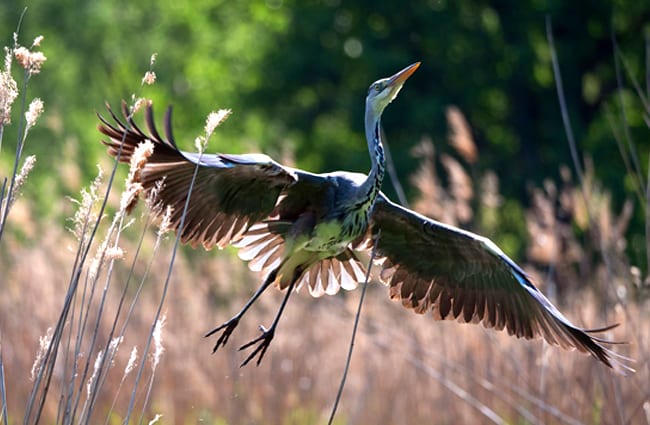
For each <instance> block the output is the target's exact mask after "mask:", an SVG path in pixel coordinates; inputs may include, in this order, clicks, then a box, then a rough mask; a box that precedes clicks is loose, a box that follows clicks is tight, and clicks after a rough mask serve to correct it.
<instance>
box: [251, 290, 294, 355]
mask: <svg viewBox="0 0 650 425" xmlns="http://www.w3.org/2000/svg"><path fill="white" fill-rule="evenodd" d="M296 280H297V279H293V281H292V282H291V284H290V285H289V287H288V288H287V293H286V294H285V296H284V299H283V300H282V304H280V309H279V310H278V313H277V314H276V315H275V319H273V323H272V324H271V327H270V328H268V329H266V328H264V326H262V325H260V331H262V335H260V336H258V337H257V338H255V339H254V340H252V341H250V342H248V343H246V344H244V345H242V346H241V347H239V350H240V351H241V350H245V349H247V348H248V347H251V346H253V345H255V344H257V343H259V345H258V346H257V347H255V349H254V350H253V352H252V353H251V354H250V355H249V356H248V357H247V358H246V360H244V362H243V363H242V364H241V366H239V367H244V366H246V364H248V362H250V361H251V360H252V359H253V358H254V357H255V356H256V355H258V354H259V357H258V358H257V366H259V365H260V362H261V361H262V357H264V353H266V349H267V348H269V345H270V344H271V340H272V339H273V336H274V335H275V328H277V326H278V322H279V321H280V316H282V311H283V310H284V307H285V306H286V305H287V301H289V297H290V296H291V293H292V292H293V287H294V286H295V284H296Z"/></svg>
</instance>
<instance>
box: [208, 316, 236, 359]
mask: <svg viewBox="0 0 650 425" xmlns="http://www.w3.org/2000/svg"><path fill="white" fill-rule="evenodd" d="M237 325H239V317H237V316H235V317H233V318H231V319H230V320H228V321H227V322H225V323H224V324H222V325H220V326H217V327H216V328H214V329H212V330H211V331H210V332H208V333H206V334H205V335H203V336H204V337H206V338H207V337H209V336H212V335H214V334H216V333H217V332H220V331H223V333H222V334H221V335H220V336H219V339H218V340H217V343H216V344H215V345H214V348H213V349H212V353H213V354H214V353H216V351H217V350H218V349H219V347H224V346H225V345H226V343H227V342H228V338H230V334H232V332H233V331H234V330H235V328H236V327H237Z"/></svg>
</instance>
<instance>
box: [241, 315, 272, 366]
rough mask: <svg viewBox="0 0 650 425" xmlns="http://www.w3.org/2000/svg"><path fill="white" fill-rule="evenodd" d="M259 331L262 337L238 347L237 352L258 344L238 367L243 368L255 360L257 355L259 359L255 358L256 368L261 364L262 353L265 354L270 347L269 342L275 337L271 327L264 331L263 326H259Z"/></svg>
mask: <svg viewBox="0 0 650 425" xmlns="http://www.w3.org/2000/svg"><path fill="white" fill-rule="evenodd" d="M260 331H261V332H262V335H260V336H258V337H257V338H255V339H254V340H252V341H250V342H248V343H246V344H244V345H242V346H241V347H239V350H240V351H241V350H245V349H247V348H249V347H252V346H253V345H255V344H259V345H258V346H257V347H255V349H254V350H253V352H252V353H250V355H249V356H248V357H247V358H246V360H244V362H243V363H242V364H241V365H240V366H239V367H244V366H246V365H247V364H248V362H250V361H251V360H253V359H254V358H255V356H257V355H258V354H259V357H258V358H257V366H259V365H260V363H261V362H262V358H263V357H264V353H266V349H267V348H269V345H271V340H272V339H273V336H274V335H275V326H271V328H269V329H266V328H265V327H264V326H262V325H260Z"/></svg>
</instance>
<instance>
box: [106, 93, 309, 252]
mask: <svg viewBox="0 0 650 425" xmlns="http://www.w3.org/2000/svg"><path fill="white" fill-rule="evenodd" d="M108 112H109V114H110V117H111V121H109V120H107V119H105V118H103V117H102V116H99V119H100V120H101V124H100V125H99V127H98V128H99V131H101V132H102V133H103V134H105V135H106V136H108V137H109V138H110V140H108V141H104V142H103V143H104V144H105V145H107V146H108V153H109V154H111V155H113V156H117V155H118V154H119V155H120V161H121V162H129V161H130V159H131V155H132V154H133V152H134V151H135V148H136V147H137V146H138V144H140V143H142V142H144V141H145V140H151V142H152V143H153V144H154V150H153V154H152V155H151V156H150V157H149V158H148V160H147V163H146V165H145V166H144V169H143V170H142V172H141V173H140V174H139V178H140V183H142V185H143V187H144V189H145V191H150V190H151V189H153V188H154V186H155V184H156V182H158V181H159V180H161V179H164V186H163V188H162V189H161V191H160V193H159V198H160V200H161V201H162V203H163V204H165V205H171V206H172V207H173V213H172V226H173V227H174V228H175V229H176V230H178V228H179V227H180V224H181V217H182V214H183V209H184V207H185V203H186V200H187V195H188V190H189V187H190V182H191V181H192V176H193V174H194V170H195V168H196V164H197V163H199V164H200V165H199V168H198V171H197V176H196V181H195V185H194V188H193V192H192V194H191V202H190V204H189V208H188V211H187V215H186V217H185V224H184V227H183V229H182V233H181V238H182V241H183V242H185V243H191V244H192V245H193V246H196V245H199V244H202V245H203V246H204V247H206V248H208V249H209V248H212V247H213V246H215V245H217V246H219V247H223V246H225V245H227V244H228V243H230V242H231V241H233V240H236V239H237V238H238V237H239V236H241V234H242V233H243V232H244V231H245V230H246V229H247V228H248V227H250V226H251V225H252V224H253V223H256V222H258V221H260V220H262V219H264V218H266V217H267V216H268V215H269V214H270V213H271V211H272V210H273V208H274V207H275V205H276V202H277V200H278V197H279V195H280V193H281V192H282V190H283V189H284V188H285V187H287V186H288V185H290V184H292V183H294V182H295V180H296V177H295V173H294V172H293V171H292V170H289V169H286V168H284V167H282V166H281V165H280V164H278V163H276V162H275V161H273V160H271V159H270V158H269V157H267V156H265V155H220V154H217V155H209V154H204V155H201V156H199V155H198V154H195V153H188V152H182V151H180V150H179V149H178V148H177V146H176V143H175V142H174V139H173V136H172V134H171V108H168V110H167V113H166V116H165V134H166V137H167V138H163V137H162V136H161V135H160V134H159V132H158V131H157V129H156V126H155V124H154V119H153V116H154V115H153V107H152V105H151V103H148V104H147V105H146V107H145V123H146V125H147V129H148V131H147V132H145V131H143V130H141V129H140V128H139V127H138V126H137V124H136V123H135V121H134V120H133V118H132V117H131V116H130V114H129V111H128V108H127V107H126V104H125V103H124V102H123V103H122V112H123V115H124V119H123V120H122V119H120V118H118V117H117V116H116V115H115V113H113V111H112V110H111V109H110V107H109V108H108Z"/></svg>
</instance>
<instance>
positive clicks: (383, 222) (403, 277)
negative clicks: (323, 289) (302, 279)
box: [360, 194, 629, 370]
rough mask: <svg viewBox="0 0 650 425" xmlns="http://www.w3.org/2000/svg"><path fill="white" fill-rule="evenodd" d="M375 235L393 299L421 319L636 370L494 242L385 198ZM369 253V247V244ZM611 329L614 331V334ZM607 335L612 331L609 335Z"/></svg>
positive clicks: (376, 210) (378, 208)
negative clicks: (503, 333) (489, 331)
mask: <svg viewBox="0 0 650 425" xmlns="http://www.w3.org/2000/svg"><path fill="white" fill-rule="evenodd" d="M371 230H372V232H373V233H377V231H378V230H381V235H380V237H379V244H378V247H377V253H378V255H379V256H380V257H381V261H380V263H381V264H382V272H381V274H380V276H381V278H382V280H384V281H385V282H387V283H388V284H389V285H390V287H391V290H390V295H391V298H397V299H400V300H401V302H402V304H403V305H404V306H405V307H407V308H412V309H414V311H415V312H417V313H425V312H426V311H431V312H432V313H433V316H434V318H436V319H439V320H444V319H455V320H459V321H461V322H467V323H479V322H480V323H482V324H483V326H485V327H488V328H495V329H504V328H505V329H506V330H507V332H508V333H509V334H511V335H515V336H517V337H523V338H529V339H530V338H536V337H540V336H541V337H543V338H544V339H545V340H546V341H548V342H549V343H551V344H556V345H560V346H562V347H564V348H569V349H571V348H574V349H578V350H580V351H582V352H588V353H590V354H591V355H593V356H594V357H596V358H597V359H598V360H600V361H602V362H603V363H604V364H606V365H607V366H609V367H613V368H616V369H617V370H623V369H628V370H629V367H627V366H626V365H624V364H623V363H621V362H620V361H618V360H617V358H616V357H620V356H619V355H617V354H616V353H614V352H612V351H611V350H609V349H608V348H606V347H605V346H603V345H602V344H603V343H609V341H604V340H602V339H599V338H595V337H593V336H591V335H589V333H590V332H593V331H589V330H585V329H582V328H579V327H576V326H574V325H573V324H572V323H571V322H570V321H569V320H568V319H566V318H565V317H564V316H563V315H562V314H561V313H560V312H559V311H558V310H557V308H555V306H553V305H552V304H551V303H550V301H549V300H548V299H547V298H546V297H545V296H544V295H543V294H542V293H541V292H540V291H539V290H538V289H537V288H536V287H535V286H534V285H533V283H532V281H531V280H530V278H529V277H528V276H527V275H526V273H525V272H524V271H523V270H522V269H521V268H520V267H519V266H517V265H516V264H515V263H514V262H513V261H512V260H511V259H510V258H508V257H507V256H506V255H505V254H504V253H503V252H501V250H500V249H499V248H498V247H496V245H494V244H493V243H492V242H491V241H489V240H488V239H486V238H483V237H481V236H478V235H475V234H473V233H470V232H466V231H463V230H460V229H457V228H455V227H452V226H447V225H445V224H442V223H439V222H436V221H434V220H431V219H428V218H426V217H424V216H421V215H419V214H417V213H415V212H413V211H410V210H408V209H406V208H402V207H400V206H398V205H396V204H394V203H392V202H391V201H389V200H388V199H387V198H386V197H385V196H384V195H383V194H381V195H380V197H379V198H378V200H377V202H376V204H375V207H374V210H373V213H372V218H371ZM360 246H361V247H365V248H366V249H367V248H368V246H369V244H368V242H367V241H366V242H365V243H363V242H362V243H361V245H360ZM609 328H611V327H609ZM609 328H605V329H609Z"/></svg>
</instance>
